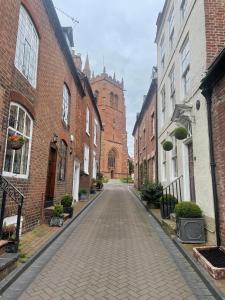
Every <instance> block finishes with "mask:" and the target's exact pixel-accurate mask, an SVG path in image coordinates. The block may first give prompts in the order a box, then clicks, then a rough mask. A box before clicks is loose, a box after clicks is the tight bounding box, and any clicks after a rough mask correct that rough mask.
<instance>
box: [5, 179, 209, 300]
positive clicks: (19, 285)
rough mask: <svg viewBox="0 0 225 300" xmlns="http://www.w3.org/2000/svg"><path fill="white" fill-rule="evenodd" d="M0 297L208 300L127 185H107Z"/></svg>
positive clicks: (204, 288) (191, 272)
mask: <svg viewBox="0 0 225 300" xmlns="http://www.w3.org/2000/svg"><path fill="white" fill-rule="evenodd" d="M58 248H59V249H58ZM170 252H171V253H172V254H170ZM30 281H32V282H31V283H30ZM29 283H30V285H29V286H28V284H29ZM21 291H24V292H23V294H22V295H21ZM19 295H20V297H19ZM2 299H21V300H28V299H29V300H30V299H34V300H35V299H37V300H42V299H44V300H48V299H54V300H59V299H68V300H69V299H80V300H81V299H82V300H85V299H87V300H89V299H98V300H101V299H124V300H125V299H140V300H146V299H152V300H154V299H156V300H157V299H160V300H162V299H165V300H169V299H171V300H173V299H179V300H182V299H188V300H189V299H190V300H191V299H204V300H206V299H214V298H213V297H212V296H211V295H210V292H209V291H208V290H207V288H206V287H205V286H204V284H203V283H202V282H201V280H200V279H199V278H198V276H197V275H196V274H195V273H194V271H193V270H192V269H191V267H190V266H189V264H188V263H187V262H186V261H185V259H184V258H183V257H182V255H181V254H180V253H179V252H178V250H177V249H176V247H175V246H174V245H173V243H172V242H171V241H170V240H169V239H168V237H167V236H166V235H165V234H164V233H163V232H162V230H161V228H159V226H158V225H157V223H156V222H155V221H154V220H153V219H152V217H149V215H148V214H147V213H146V211H145V210H144V208H143V207H142V206H141V205H140V203H139V202H138V201H137V200H136V199H135V197H134V196H133V195H132V193H131V192H129V191H128V189H127V187H126V186H122V185H121V186H119V185H116V186H110V185H108V186H107V187H106V190H105V191H104V193H103V194H102V196H101V197H100V198H99V199H98V200H97V202H96V203H95V204H94V205H93V206H92V207H91V208H90V210H89V212H88V213H87V214H86V216H84V217H82V218H80V219H79V220H78V221H77V223H76V224H74V225H71V228H70V229H68V231H66V232H65V234H63V236H62V237H60V238H59V240H58V241H57V242H56V243H55V245H53V246H52V247H50V248H49V250H47V251H46V253H45V254H44V255H43V256H42V257H40V258H39V259H38V261H37V262H36V263H34V265H33V266H32V267H31V268H29V269H28V270H27V271H26V272H25V273H24V275H22V276H21V277H20V278H19V280H17V282H15V283H14V284H13V286H12V287H11V288H10V289H9V290H8V291H7V292H6V293H5V294H4V295H3V297H2Z"/></svg>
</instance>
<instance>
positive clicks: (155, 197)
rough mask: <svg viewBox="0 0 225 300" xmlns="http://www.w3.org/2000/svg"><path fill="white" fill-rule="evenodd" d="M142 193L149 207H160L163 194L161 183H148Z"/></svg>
mask: <svg viewBox="0 0 225 300" xmlns="http://www.w3.org/2000/svg"><path fill="white" fill-rule="evenodd" d="M140 192H141V198H142V200H144V201H147V205H150V204H154V205H155V206H159V203H160V198H161V196H162V192H163V187H162V185H161V183H153V182H146V183H145V184H143V185H142V187H141V191H140Z"/></svg>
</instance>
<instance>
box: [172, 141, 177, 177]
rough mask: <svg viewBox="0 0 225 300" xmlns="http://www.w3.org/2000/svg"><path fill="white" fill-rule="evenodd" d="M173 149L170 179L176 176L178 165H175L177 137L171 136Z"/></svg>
mask: <svg viewBox="0 0 225 300" xmlns="http://www.w3.org/2000/svg"><path fill="white" fill-rule="evenodd" d="M172 142H173V150H172V151H171V177H172V180H173V179H176V178H177V177H178V165H177V139H176V138H175V136H173V137H172Z"/></svg>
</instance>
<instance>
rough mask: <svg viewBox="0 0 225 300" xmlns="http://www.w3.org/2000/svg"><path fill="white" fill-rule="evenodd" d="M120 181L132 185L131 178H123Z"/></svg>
mask: <svg viewBox="0 0 225 300" xmlns="http://www.w3.org/2000/svg"><path fill="white" fill-rule="evenodd" d="M120 181H121V182H123V183H133V182H134V181H133V179H132V177H130V176H129V177H123V178H120Z"/></svg>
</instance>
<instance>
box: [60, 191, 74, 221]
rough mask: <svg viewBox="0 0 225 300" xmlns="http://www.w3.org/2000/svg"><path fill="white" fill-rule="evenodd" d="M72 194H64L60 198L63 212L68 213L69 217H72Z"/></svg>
mask: <svg viewBox="0 0 225 300" xmlns="http://www.w3.org/2000/svg"><path fill="white" fill-rule="evenodd" d="M72 204H73V196H72V195H69V194H66V195H64V196H63V198H62V200H61V205H62V206H63V212H64V213H65V214H69V217H70V218H72V217H73V206H72Z"/></svg>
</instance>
